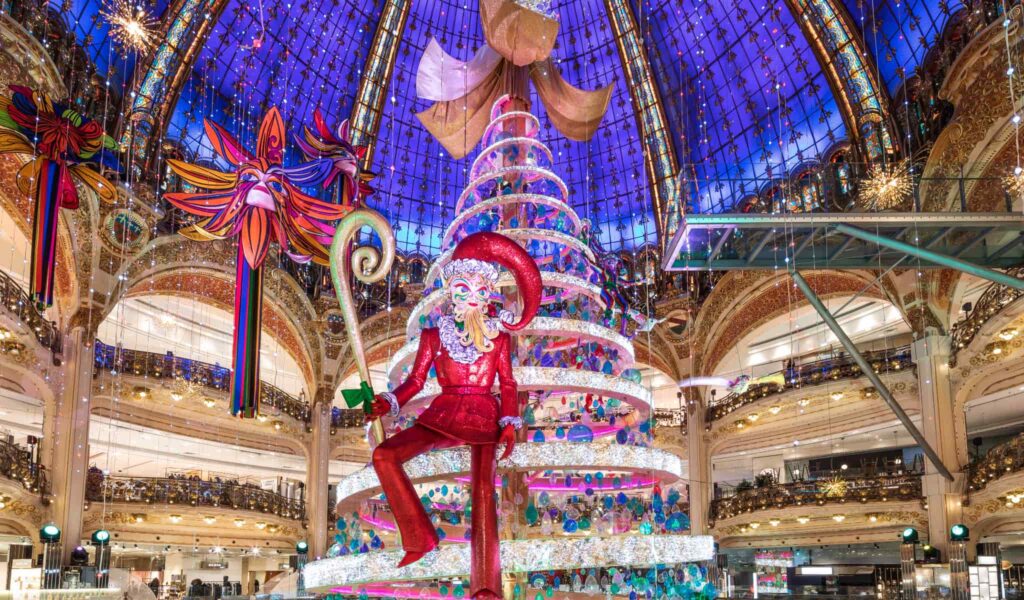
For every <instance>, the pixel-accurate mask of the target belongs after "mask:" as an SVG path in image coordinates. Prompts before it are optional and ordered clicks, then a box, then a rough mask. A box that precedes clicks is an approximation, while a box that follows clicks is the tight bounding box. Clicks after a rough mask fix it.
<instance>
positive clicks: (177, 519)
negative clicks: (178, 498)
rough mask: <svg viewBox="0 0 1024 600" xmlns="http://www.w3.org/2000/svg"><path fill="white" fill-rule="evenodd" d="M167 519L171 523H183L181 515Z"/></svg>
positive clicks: (170, 516)
mask: <svg viewBox="0 0 1024 600" xmlns="http://www.w3.org/2000/svg"><path fill="white" fill-rule="evenodd" d="M167 518H168V519H170V520H171V523H181V515H169V516H168V517H167Z"/></svg>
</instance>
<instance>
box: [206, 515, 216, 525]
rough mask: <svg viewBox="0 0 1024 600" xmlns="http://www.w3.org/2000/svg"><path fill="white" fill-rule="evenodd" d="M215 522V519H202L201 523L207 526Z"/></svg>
mask: <svg viewBox="0 0 1024 600" xmlns="http://www.w3.org/2000/svg"><path fill="white" fill-rule="evenodd" d="M216 522H217V517H203V523H206V524H207V525H213V524H214V523H216Z"/></svg>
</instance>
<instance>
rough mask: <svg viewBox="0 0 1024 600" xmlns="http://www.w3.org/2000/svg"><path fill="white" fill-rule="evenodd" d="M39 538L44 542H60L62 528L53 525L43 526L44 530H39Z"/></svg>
mask: <svg viewBox="0 0 1024 600" xmlns="http://www.w3.org/2000/svg"><path fill="white" fill-rule="evenodd" d="M39 538H40V539H41V540H43V541H44V542H57V541H60V527H57V526H56V525H54V524H53V523H48V524H46V525H43V527H42V529H40V530H39Z"/></svg>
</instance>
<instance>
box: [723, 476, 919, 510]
mask: <svg viewBox="0 0 1024 600" xmlns="http://www.w3.org/2000/svg"><path fill="white" fill-rule="evenodd" d="M921 497H922V496H921V476H920V475H894V476H890V477H870V478H859V479H839V478H837V479H829V480H819V481H807V482H797V483H777V484H775V485H770V486H765V487H760V488H750V489H746V490H742V491H739V492H737V493H736V495H735V496H730V497H728V498H718V499H715V500H712V502H711V517H712V519H713V520H720V519H728V518H731V517H735V516H737V515H741V514H747V513H753V512H757V511H762V510H777V509H780V508H789V507H794V506H825V505H826V504H845V503H852V502H860V503H862V504H867V503H868V502H888V501H907V500H920V499H921Z"/></svg>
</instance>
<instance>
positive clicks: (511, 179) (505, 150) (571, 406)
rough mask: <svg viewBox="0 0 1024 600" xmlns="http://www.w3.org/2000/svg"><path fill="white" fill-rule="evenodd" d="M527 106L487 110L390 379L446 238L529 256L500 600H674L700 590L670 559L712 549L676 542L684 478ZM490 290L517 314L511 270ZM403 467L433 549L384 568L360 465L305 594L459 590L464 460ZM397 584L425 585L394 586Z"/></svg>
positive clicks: (445, 255) (696, 576)
mask: <svg viewBox="0 0 1024 600" xmlns="http://www.w3.org/2000/svg"><path fill="white" fill-rule="evenodd" d="M527 109H528V105H527V104H526V103H525V102H523V101H522V100H519V99H518V98H517V97H513V96H510V95H506V96H503V97H501V98H499V99H498V100H497V102H495V104H494V106H493V108H492V110H491V114H490V117H491V120H490V123H489V125H488V126H487V127H486V129H485V130H484V133H483V136H482V138H481V146H482V150H481V151H480V153H479V154H478V155H477V157H476V159H475V160H474V161H473V163H472V166H471V168H470V171H469V182H468V184H467V186H466V187H465V189H464V190H463V192H462V193H461V194H460V196H459V197H458V199H457V201H456V207H455V215H456V216H455V218H454V220H453V221H452V222H451V223H450V224H449V225H448V228H447V230H446V232H445V234H444V237H443V241H442V253H441V254H440V256H439V257H438V258H437V260H436V261H435V262H434V263H433V264H432V265H431V267H430V269H429V271H428V274H427V276H426V278H425V282H426V290H425V296H424V298H423V299H422V300H421V301H420V302H419V303H418V304H417V305H416V307H415V308H414V310H413V311H412V314H411V316H410V319H409V321H408V324H407V332H406V333H407V337H408V340H409V341H408V343H407V344H406V345H405V346H403V347H402V348H401V349H400V350H399V351H398V352H397V353H396V354H395V355H394V357H393V358H392V360H391V362H390V364H389V366H388V375H389V380H390V382H391V385H394V384H396V383H398V382H400V381H402V380H403V379H404V376H405V374H406V373H407V371H408V369H409V366H410V364H411V362H412V359H413V356H414V354H415V352H416V348H417V346H418V338H419V335H420V332H421V331H422V330H423V329H425V328H429V327H435V326H436V325H437V323H438V320H439V318H440V317H441V316H442V315H443V314H444V313H445V303H446V302H447V300H446V295H445V290H444V289H443V285H442V282H441V278H440V273H441V269H442V268H443V267H444V265H445V264H447V262H448V261H449V259H450V256H451V252H452V249H453V248H454V247H455V245H456V244H457V243H458V242H459V240H461V239H463V238H464V237H466V236H467V235H470V234H472V233H475V232H479V231H496V232H501V233H502V234H503V235H505V236H507V237H510V238H512V239H513V240H516V241H517V242H519V243H520V244H522V245H523V247H524V248H526V250H527V251H528V252H529V253H530V254H531V255H532V256H533V257H534V258H535V260H536V261H537V264H538V266H539V267H540V269H541V273H542V276H543V281H544V295H543V302H542V307H541V310H540V311H539V312H538V316H537V317H536V318H534V320H533V321H532V322H531V323H530V325H529V326H528V327H527V328H526V329H524V330H521V331H516V332H513V333H514V339H515V350H514V353H513V358H512V360H513V370H514V374H515V379H516V381H517V382H518V384H519V397H520V408H521V414H522V415H523V417H524V421H525V422H526V425H527V426H528V427H524V428H523V429H522V430H521V431H520V436H522V437H521V440H520V443H519V444H517V445H516V448H515V451H514V452H513V454H512V456H511V458H510V459H508V460H507V461H502V462H500V463H499V471H500V473H501V484H502V485H501V504H500V513H501V514H500V517H501V531H502V538H503V541H502V565H503V569H504V572H505V573H506V579H507V589H506V590H505V595H506V597H510V596H514V595H520V596H522V595H524V594H527V593H528V594H529V596H530V597H533V595H534V594H535V592H533V591H529V589H530V588H539V589H544V588H552V589H553V588H558V587H560V586H561V585H563V584H564V585H567V586H569V587H570V588H572V589H574V590H577V591H584V590H590V591H599V590H603V591H604V592H610V593H613V594H614V593H629V592H630V591H638V592H640V591H649V590H650V589H653V586H655V585H663V586H666V587H665V589H666V590H667V591H666V593H669V594H671V595H675V594H679V595H693V594H700V593H702V592H705V591H706V592H710V588H711V586H705V579H704V576H703V573H702V572H701V570H700V569H695V568H693V566H692V565H689V566H687V565H684V564H683V563H689V562H691V561H695V560H706V559H708V558H710V554H711V540H710V538H705V537H700V538H694V537H690V536H687V535H682V534H680V532H682V531H684V530H686V529H688V528H689V519H688V518H687V515H686V512H685V511H686V509H685V490H684V489H681V488H680V489H676V488H675V487H670V486H673V485H676V482H677V481H678V479H679V477H680V475H681V464H680V459H679V458H678V457H677V456H675V455H673V454H670V453H668V452H665V451H662V450H658V449H655V448H651V447H650V444H649V442H650V440H651V431H650V422H651V421H650V419H651V394H650V391H649V390H648V389H647V388H646V387H645V386H644V385H643V384H642V382H641V380H640V376H639V372H638V371H637V370H636V369H634V368H633V366H634V350H633V345H632V343H631V341H630V339H629V338H628V337H627V336H626V335H623V333H621V332H620V330H621V327H620V325H621V320H622V319H624V318H626V313H627V311H626V310H625V307H616V306H609V305H608V298H609V295H608V294H607V290H606V288H605V286H604V284H605V281H604V280H603V279H602V278H603V277H604V276H605V275H604V274H603V273H605V274H606V273H607V271H606V270H604V271H603V270H602V269H600V268H599V262H600V257H599V256H595V254H594V252H593V250H592V249H591V247H590V245H589V243H588V239H587V238H588V236H589V234H590V232H589V227H588V224H587V223H586V222H585V221H583V220H581V219H580V218H579V216H578V215H577V213H576V211H575V210H573V208H572V207H571V206H570V204H569V198H568V188H567V186H566V185H565V183H564V182H563V181H562V180H561V179H560V178H559V177H558V175H557V174H556V173H555V172H554V169H553V166H552V162H553V157H552V154H551V151H550V150H549V149H548V147H547V146H546V145H545V144H544V143H542V142H541V141H540V140H538V139H537V134H538V132H539V129H540V127H539V122H538V120H537V118H536V117H535V116H533V115H532V114H531V113H530V112H529V111H528V110H527ZM499 287H501V288H502V289H501V294H500V295H501V296H502V297H503V298H504V299H505V301H506V305H505V306H504V307H503V308H504V309H507V310H511V311H512V312H516V310H517V308H518V307H516V306H512V305H509V302H511V304H515V300H514V299H515V298H516V293H515V281H514V279H513V278H512V275H511V273H502V275H501V276H500V278H499ZM602 292H605V293H604V294H603V293H602ZM510 299H512V300H510ZM432 375H433V374H432ZM439 392H440V389H439V386H438V385H437V382H436V380H434V379H430V380H428V381H427V383H426V385H425V386H424V389H423V390H422V391H421V392H420V394H419V395H418V396H417V397H416V398H414V399H413V400H412V401H410V402H409V403H408V404H407V405H405V407H404V408H403V410H402V414H401V415H400V416H399V417H398V418H397V419H395V420H394V421H392V422H391V423H389V424H388V425H389V428H391V429H394V428H401V427H407V426H409V425H410V424H412V423H413V422H414V421H415V419H416V415H417V414H418V413H419V412H421V411H422V410H423V409H424V408H425V407H426V406H427V405H428V404H429V402H430V400H431V399H432V398H433V397H434V396H436V395H437V394H438V393H439ZM405 468H406V471H407V472H408V473H409V474H410V477H411V478H412V479H413V481H414V482H417V483H418V484H420V485H419V488H418V490H419V492H420V493H421V495H422V496H421V501H422V502H423V503H424V505H425V506H426V507H427V509H428V511H429V513H430V514H431V518H432V520H433V522H434V524H435V526H436V527H437V531H438V534H439V536H440V537H441V539H442V545H441V548H440V549H439V550H438V551H435V552H432V553H429V554H428V555H427V556H426V557H425V558H423V559H422V560H420V561H419V562H417V563H413V564H412V565H410V566H408V567H404V568H402V569H395V568H394V566H395V564H396V563H397V560H398V558H399V557H400V556H401V552H400V551H396V552H389V551H388V550H392V549H397V548H398V547H399V545H398V544H397V543H396V542H397V540H396V539H395V535H394V531H395V526H394V521H393V519H392V518H391V515H390V511H389V508H388V505H387V499H386V498H384V497H383V495H382V494H381V492H380V486H379V482H378V481H377V477H376V474H375V473H374V471H373V469H371V468H366V469H363V470H361V471H358V472H356V473H354V474H352V475H350V476H349V477H346V478H345V479H343V480H342V481H341V482H340V483H339V484H338V486H337V496H338V500H339V506H338V514H339V515H342V517H341V518H340V519H339V521H338V534H337V537H336V544H335V545H334V546H333V547H332V549H331V555H332V556H333V557H334V558H330V559H327V560H325V561H319V562H318V563H314V565H313V566H312V567H311V569H310V572H309V574H308V575H307V585H308V586H310V587H311V589H312V588H317V589H319V590H321V591H328V590H331V591H334V592H336V593H339V594H345V595H351V594H365V595H367V596H385V597H393V596H403V594H404V595H408V596H410V597H412V596H415V597H444V596H452V597H456V598H460V597H462V596H464V595H465V594H466V590H467V589H468V586H467V585H464V583H463V581H464V580H463V579H462V578H463V577H464V576H465V574H466V573H468V571H467V570H466V569H465V566H466V565H468V550H469V548H468V544H467V542H468V540H469V535H468V531H467V525H466V524H467V523H468V521H469V520H468V516H469V513H470V510H471V506H469V505H468V498H469V497H470V496H469V494H468V489H467V488H468V483H467V482H468V477H467V476H466V475H467V473H468V472H469V452H468V450H466V449H465V448H459V449H450V450H442V451H436V452H432V453H430V454H427V455H423V456H420V457H417V458H415V459H413V460H412V461H410V462H408V463H406V466H405ZM663 484H664V485H665V488H664V489H663V488H662V485H663ZM377 550H384V551H383V552H377ZM610 556H614V557H616V558H615V559H614V561H610V560H609V558H608V557H610ZM665 563H675V564H678V565H679V568H678V569H669V570H667V571H665V570H660V571H659V575H658V577H657V578H656V581H655V582H652V581H649V579H648V575H649V573H648V571H649V570H648V567H649V566H650V565H653V564H665ZM408 580H434V581H435V583H424V584H422V586H421V587H413V588H410V587H393V585H392V584H393V583H394V582H399V581H408ZM438 582H439V583H438ZM403 585H405V586H408V584H403Z"/></svg>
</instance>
